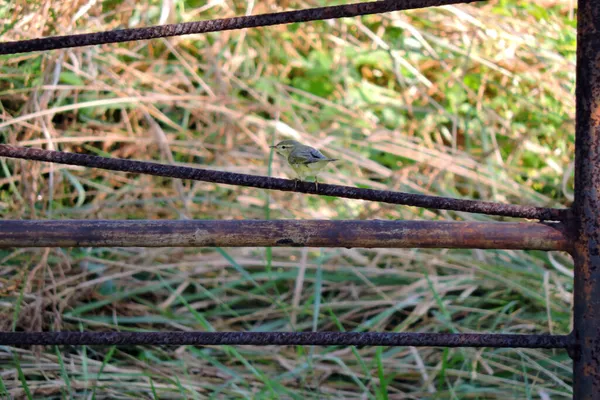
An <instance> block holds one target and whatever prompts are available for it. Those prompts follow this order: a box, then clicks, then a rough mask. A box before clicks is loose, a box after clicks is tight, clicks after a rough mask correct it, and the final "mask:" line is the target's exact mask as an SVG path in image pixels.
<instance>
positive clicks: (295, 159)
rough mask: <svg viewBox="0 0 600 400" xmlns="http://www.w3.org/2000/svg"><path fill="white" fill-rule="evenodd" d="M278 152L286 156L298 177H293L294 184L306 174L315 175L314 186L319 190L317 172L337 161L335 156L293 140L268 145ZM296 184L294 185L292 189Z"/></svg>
mask: <svg viewBox="0 0 600 400" xmlns="http://www.w3.org/2000/svg"><path fill="white" fill-rule="evenodd" d="M269 147H271V148H272V149H275V151H276V152H277V153H279V154H281V155H282V156H284V157H287V161H288V163H289V164H290V166H291V167H292V168H293V169H294V171H295V172H296V174H297V175H298V178H299V179H298V178H297V179H295V181H296V185H297V184H298V180H304V179H305V178H306V177H307V176H314V177H315V188H316V189H317V190H319V182H318V179H319V178H318V177H317V174H318V173H319V172H320V171H321V170H322V169H323V168H324V167H325V166H326V165H327V164H329V163H330V162H332V161H337V159H336V158H327V157H325V156H324V155H323V154H322V153H321V152H320V151H319V150H317V149H315V148H313V147H310V146H306V145H304V144H302V143H299V142H297V141H295V140H284V141H281V142H279V143H277V144H276V145H275V146H269ZM295 188H296V186H294V189H295Z"/></svg>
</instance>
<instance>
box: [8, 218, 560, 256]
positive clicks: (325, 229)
mask: <svg viewBox="0 0 600 400" xmlns="http://www.w3.org/2000/svg"><path fill="white" fill-rule="evenodd" d="M110 246H117V247H213V246H218V247H254V246H257V247H278V246H279V247H348V248H350V247H362V248H394V247H396V248H413V247H421V248H463V249H466V248H478V249H530V250H569V246H568V241H567V239H566V235H565V233H564V227H563V225H562V224H560V223H549V224H545V223H527V222H453V221H447V222H446V221H378V220H375V221H329V220H311V221H302V220H271V221H259V220H245V221H233V220H230V221H222V220H219V221H207V220H192V221H190V220H187V221H168V220H145V221H135V220H122V221H111V220H102V221H95V220H58V221H56V220H27V221H0V247H110Z"/></svg>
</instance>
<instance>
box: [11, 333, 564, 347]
mask: <svg viewBox="0 0 600 400" xmlns="http://www.w3.org/2000/svg"><path fill="white" fill-rule="evenodd" d="M570 343H571V338H570V337H569V336H565V335H505V334H493V333H491V334H490V333H412V332H411V333H391V332H389V333H388V332H2V333H0V345H2V346H16V345H24V346H32V345H73V346H81V345H102V346H107V345H178V346H180V345H194V346H208V345H254V346H271V345H276V346H286V345H315V346H334V345H337V346H431V347H437V346H443V347H520V348H540V349H560V348H568V347H569V346H570Z"/></svg>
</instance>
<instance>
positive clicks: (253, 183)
mask: <svg viewBox="0 0 600 400" xmlns="http://www.w3.org/2000/svg"><path fill="white" fill-rule="evenodd" d="M0 157H10V158H19V159H24V160H36V161H46V162H52V163H58V164H68V165H80V166H83V167H91V168H101V169H107V170H111V171H122V172H133V173H137V174H147V175H153V176H164V177H170V178H178V179H191V180H196V181H204V182H214V183H221V184H226V185H238V186H248V187H255V188H260V189H269V190H282V191H289V192H298V193H310V194H319V195H324V196H334V197H344V198H347V199H361V200H368V201H378V202H382V203H389V204H402V205H408V206H414V207H425V208H433V209H441V210H453V211H462V212H470V213H479V214H488V215H501V216H505V217H516V218H530V219H539V220H542V221H563V220H564V219H565V217H566V215H567V211H568V209H557V208H543V207H533V206H523V205H517V204H502V203H493V202H487V201H479V200H468V199H453V198H449V197H439V196H426V195H422V194H414V193H403V192H392V191H389V190H373V189H364V188H357V187H352V186H339V185H328V184H326V183H319V186H318V188H317V187H316V186H315V184H314V183H309V182H300V183H297V182H295V181H293V180H290V179H279V178H270V177H266V176H258V175H247V174H238V173H233V172H224V171H214V170H209V169H200V168H189V167H180V166H175V165H165V164H159V163H154V162H148V161H135V160H124V159H121V158H108V157H99V156H94V155H90V154H77V153H69V152H63V151H52V150H44V149H36V148H27V147H15V146H10V145H6V144H0Z"/></svg>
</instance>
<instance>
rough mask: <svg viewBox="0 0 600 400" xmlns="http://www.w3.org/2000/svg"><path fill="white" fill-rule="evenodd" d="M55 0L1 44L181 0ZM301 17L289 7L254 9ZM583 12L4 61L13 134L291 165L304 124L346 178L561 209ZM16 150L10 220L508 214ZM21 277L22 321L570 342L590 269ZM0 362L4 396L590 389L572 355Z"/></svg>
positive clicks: (44, 141) (32, 9) (355, 265)
mask: <svg viewBox="0 0 600 400" xmlns="http://www.w3.org/2000/svg"><path fill="white" fill-rule="evenodd" d="M38 3H40V2H20V3H19V4H18V5H17V4H15V5H11V6H8V8H7V7H5V8H2V7H0V20H1V23H2V25H3V26H4V27H5V28H4V29H2V30H1V31H2V33H1V34H0V40H2V41H8V40H16V39H28V38H34V37H40V36H49V35H56V34H66V33H83V32H91V31H99V30H101V29H117V28H124V27H139V26H148V25H154V24H158V23H159V18H160V15H161V7H162V3H161V2H157V1H142V2H137V3H136V7H135V8H132V7H131V5H130V3H127V2H123V1H121V0H113V1H105V2H98V3H94V4H91V3H90V4H91V8H90V9H89V10H87V11H86V12H84V13H82V14H81V15H80V14H77V12H78V10H79V9H80V7H82V6H84V5H85V4H87V3H86V2H80V3H59V2H56V4H53V5H52V7H51V9H52V10H51V12H46V11H45V9H44V8H43V7H42V5H41V3H40V4H38ZM326 4H330V3H327V2H323V1H320V2H317V3H307V2H292V3H289V4H287V7H288V8H289V9H299V8H306V7H310V6H320V5H326ZM249 5H250V3H241V2H231V1H229V2H225V3H206V2H196V1H189V0H180V1H176V2H174V6H173V8H172V9H171V10H170V12H169V18H168V19H167V20H166V21H165V22H166V23H171V22H184V21H192V20H198V19H209V18H215V17H226V16H234V15H242V14H244V13H246V11H247V8H248V6H249ZM284 6H285V5H283V3H282V2H274V1H271V0H268V1H266V2H257V3H253V5H252V7H251V9H250V10H249V12H251V13H252V14H258V13H265V12H273V11H276V10H283V9H284V8H283V7H284ZM11 7H12V8H11ZM573 11H574V10H571V9H569V4H568V3H556V2H546V3H543V4H542V3H535V4H534V3H531V2H523V1H516V0H510V1H509V0H503V1H495V2H488V3H481V4H474V5H460V6H450V7H442V8H432V9H422V10H413V11H407V12H397V13H389V14H384V15H378V16H365V17H362V18H351V19H344V20H335V21H326V22H324V21H319V22H311V23H306V24H291V25H286V26H274V27H269V28H260V29H250V30H246V31H230V32H222V33H211V34H207V35H193V36H182V37H177V38H169V39H166V40H160V39H159V40H152V41H145V42H132V43H122V44H115V45H103V46H92V47H86V48H76V49H68V50H64V51H51V52H45V53H32V54H23V55H16V56H2V57H0V126H2V127H1V128H0V140H1V141H5V142H9V143H14V144H20V145H24V146H34V147H45V148H49V147H50V144H49V143H50V142H51V143H52V146H53V147H54V148H56V149H59V150H65V151H74V152H81V153H89V154H97V155H102V156H110V157H123V158H131V159H138V160H152V161H159V162H163V163H172V164H176V165H191V166H198V167H205V168H211V169H218V170H226V171H235V172H244V173H251V174H259V175H272V176H281V177H283V176H291V171H290V170H289V169H288V168H287V166H286V165H285V163H284V162H283V160H282V159H281V158H280V157H279V156H278V155H276V154H273V153H272V152H271V151H270V149H269V148H268V146H269V145H271V144H273V143H275V142H277V141H278V140H281V139H286V138H295V139H299V140H301V141H304V142H307V143H310V144H312V145H314V146H315V147H318V148H319V149H321V150H322V151H323V152H324V153H325V154H326V155H328V156H331V157H334V158H339V159H340V160H341V161H340V162H338V163H336V164H334V165H332V166H331V168H330V169H329V170H327V171H326V172H325V173H324V174H323V175H322V176H320V180H322V181H324V182H328V183H336V184H344V185H352V186H359V187H368V188H376V189H391V190H401V191H406V192H411V193H422V194H433V195H441V196H451V197H457V198H469V199H482V200H488V201H500V202H507V203H518V204H526V205H536V206H549V207H565V206H569V205H570V203H571V201H572V193H573V178H572V174H573V170H572V162H573V154H574V116H575V104H574V85H575V43H576V39H575V38H576V37H575V32H576V31H575V20H574V19H573ZM76 15H77V18H76V19H74V17H75V16H76ZM23 16H28V19H26V20H25V22H20V21H21V19H22V18H23ZM0 161H1V163H2V165H1V167H2V168H1V170H0V218H5V219H48V218H62V219H73V218H89V219H92V218H94V219H119V218H121V219H182V218H190V219H192V218H193V219H411V220H417V219H419V220H466V221H490V220H497V218H494V217H489V216H483V215H472V214H466V213H458V212H452V211H443V210H442V211H434V210H425V209H416V208H413V207H400V206H394V205H389V204H371V203H367V202H363V201H359V200H348V199H338V198H329V197H319V196H305V195H301V194H295V193H286V192H276V191H264V190H259V189H254V188H245V187H231V186H219V185H215V184H210V183H204V182H190V181H175V180H172V179H167V178H160V177H150V176H139V175H135V174H124V173H117V172H111V171H103V170H94V169H82V168H76V167H71V166H65V165H54V166H50V165H49V164H42V163H28V162H23V161H16V160H11V159H6V160H4V159H3V160H0ZM51 177H52V179H51ZM503 220H508V219H507V218H505V219H503ZM0 265H1V266H2V279H1V280H0V300H1V304H2V307H1V308H0V312H1V313H2V316H3V318H1V319H0V321H2V325H3V326H2V329H3V330H5V331H9V330H16V331H37V330H46V331H52V330H74V331H77V330H89V331H104V330H120V331H148V330H199V331H242V330H243V331H281V330H283V331H312V330H334V331H361V332H365V331H390V332H503V333H550V332H552V333H554V334H564V333H567V332H569V331H570V330H571V293H572V289H573V283H572V261H571V259H570V258H569V257H568V256H567V255H566V254H564V253H558V252H554V253H551V254H547V253H544V252H539V251H503V250H494V251H492V250H490V251H481V250H435V249H432V250H429V249H298V248H268V249H262V248H227V249H216V248H198V249H192V248H186V249H177V248H175V249H171V248H168V249H152V248H149V249H143V248H98V249H5V250H1V251H0ZM0 355H1V356H2V367H3V368H2V371H3V373H2V376H1V379H0V392H2V393H4V391H6V392H8V393H10V394H11V395H13V396H14V397H15V398H34V399H35V398H51V399H52V398H61V399H62V398H71V397H72V398H76V397H86V398H88V397H92V398H98V399H99V398H107V397H111V398H113V397H114V398H160V399H169V398H195V399H201V398H202V399H204V398H215V399H216V398H244V399H245V398H260V399H263V398H264V399H272V398H290V399H302V400H305V399H322V398H369V399H395V398H415V399H417V398H418V399H490V398H507V397H508V398H532V399H536V398H548V397H550V398H552V399H561V398H571V397H572V390H571V383H572V375H571V362H570V359H569V357H568V356H567V355H566V354H565V353H564V352H562V351H558V350H556V351H541V350H535V349H531V350H527V349H492V348H485V349H468V348H465V349H461V348H459V349H455V348H452V349H440V348H407V347H400V348H387V347H379V348H372V347H363V348H356V347H349V348H345V347H339V346H329V347H309V346H306V347H303V346H288V347H281V346H280V347H267V348H263V347H251V346H243V347H242V346H241V347H232V346H223V347H193V346H181V347H160V346H158V347H142V346H125V347H110V348H109V347H107V348H103V347H85V346H84V347H58V348H54V347H44V348H32V349H18V350H16V349H10V348H1V349H0Z"/></svg>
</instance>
